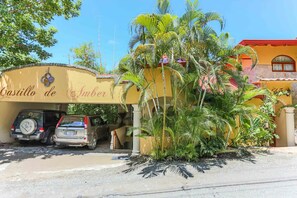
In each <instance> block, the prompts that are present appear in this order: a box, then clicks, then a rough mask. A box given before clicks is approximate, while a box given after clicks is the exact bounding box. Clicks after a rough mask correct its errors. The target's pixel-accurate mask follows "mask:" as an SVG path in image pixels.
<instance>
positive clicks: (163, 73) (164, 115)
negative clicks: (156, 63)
mask: <svg viewBox="0 0 297 198" xmlns="http://www.w3.org/2000/svg"><path fill="white" fill-rule="evenodd" d="M162 80H163V94H164V98H163V99H164V101H163V102H164V103H163V130H162V143H161V151H162V152H163V151H164V140H165V129H166V102H167V101H166V79H165V70H164V64H163V62H162Z"/></svg>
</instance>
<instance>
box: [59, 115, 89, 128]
mask: <svg viewBox="0 0 297 198" xmlns="http://www.w3.org/2000/svg"><path fill="white" fill-rule="evenodd" d="M59 127H84V117H78V116H66V117H64V118H63V120H62V121H61V123H60V124H59Z"/></svg>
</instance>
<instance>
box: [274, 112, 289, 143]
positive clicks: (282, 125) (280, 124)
mask: <svg viewBox="0 0 297 198" xmlns="http://www.w3.org/2000/svg"><path fill="white" fill-rule="evenodd" d="M275 121H276V126H277V127H276V134H277V135H278V136H279V139H276V146H277V147H281V146H288V142H287V128H286V112H285V110H284V109H282V110H281V113H280V115H279V116H277V117H276V118H275Z"/></svg>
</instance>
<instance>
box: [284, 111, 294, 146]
mask: <svg viewBox="0 0 297 198" xmlns="http://www.w3.org/2000/svg"><path fill="white" fill-rule="evenodd" d="M294 109H295V108H294V107H286V108H285V112H286V130H287V131H286V132H287V146H295V135H294V129H295V124H294Z"/></svg>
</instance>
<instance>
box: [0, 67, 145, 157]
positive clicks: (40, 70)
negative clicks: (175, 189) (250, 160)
mask: <svg viewBox="0 0 297 198" xmlns="http://www.w3.org/2000/svg"><path fill="white" fill-rule="evenodd" d="M115 78H116V77H115V76H113V75H99V74H98V73H97V72H96V71H93V70H90V69H88V68H84V67H77V66H69V65H63V64H38V65H27V66H22V67H17V68H13V69H7V70H4V71H2V73H0V109H1V111H0V120H1V121H0V142H2V143H6V142H12V141H13V139H11V138H10V136H9V132H10V126H11V123H12V122H13V120H14V118H15V117H16V115H17V113H18V112H19V111H20V110H22V109H55V110H66V109H65V108H66V107H67V104H75V103H87V104H119V105H120V104H122V94H123V91H124V85H120V86H116V87H113V84H114V80H115ZM138 96H139V93H138V92H137V90H136V88H132V89H131V90H130V91H129V97H127V100H126V104H132V106H133V128H134V131H133V153H135V154H136V153H138V152H139V138H138V136H137V135H138V134H139V132H140V130H139V129H137V128H138V127H140V117H141V113H140V110H139V108H138V105H136V104H137V100H138Z"/></svg>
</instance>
